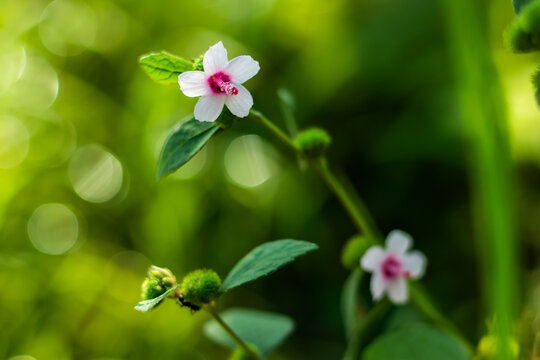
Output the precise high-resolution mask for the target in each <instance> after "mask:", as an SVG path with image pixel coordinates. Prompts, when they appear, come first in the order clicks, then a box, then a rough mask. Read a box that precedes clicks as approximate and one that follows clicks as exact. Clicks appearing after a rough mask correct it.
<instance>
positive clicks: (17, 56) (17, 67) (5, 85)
mask: <svg viewBox="0 0 540 360" xmlns="http://www.w3.org/2000/svg"><path fill="white" fill-rule="evenodd" d="M0 41H4V39H3V38H2V36H0ZM8 45H9V43H8ZM8 45H5V44H0V51H1V53H0V94H2V93H4V92H6V91H7V90H8V89H9V87H10V86H11V85H12V84H13V83H15V82H16V81H17V80H19V79H20V78H21V76H22V74H23V72H24V68H25V67H26V51H25V49H24V48H23V47H22V46H19V45H13V46H12V47H10V46H8Z"/></svg>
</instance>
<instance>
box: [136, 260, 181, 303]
mask: <svg viewBox="0 0 540 360" xmlns="http://www.w3.org/2000/svg"><path fill="white" fill-rule="evenodd" d="M173 286H176V277H175V276H174V274H173V273H172V272H171V270H169V269H166V268H160V267H157V266H153V265H152V266H151V267H150V269H148V273H147V276H146V279H145V280H144V282H143V284H142V294H141V297H142V299H143V300H150V299H154V298H156V297H158V296H160V295H161V294H163V293H164V292H166V291H167V290H169V289H170V288H172V287H173Z"/></svg>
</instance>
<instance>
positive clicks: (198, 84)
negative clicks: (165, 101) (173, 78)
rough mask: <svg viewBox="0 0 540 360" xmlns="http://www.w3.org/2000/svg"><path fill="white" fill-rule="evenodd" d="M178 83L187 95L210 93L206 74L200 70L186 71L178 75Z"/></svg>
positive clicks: (195, 95) (194, 95)
mask: <svg viewBox="0 0 540 360" xmlns="http://www.w3.org/2000/svg"><path fill="white" fill-rule="evenodd" d="M178 84H179V85H180V90H182V92H183V93H184V95H186V96H189V97H197V96H204V95H208V94H210V87H209V86H208V83H207V81H206V75H205V74H204V72H202V71H186V72H184V73H181V74H180V75H178Z"/></svg>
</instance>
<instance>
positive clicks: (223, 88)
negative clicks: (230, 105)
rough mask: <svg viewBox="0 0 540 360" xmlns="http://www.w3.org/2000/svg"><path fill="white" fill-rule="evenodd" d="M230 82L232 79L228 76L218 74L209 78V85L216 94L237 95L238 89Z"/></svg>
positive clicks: (221, 73)
mask: <svg viewBox="0 0 540 360" xmlns="http://www.w3.org/2000/svg"><path fill="white" fill-rule="evenodd" d="M230 81H231V78H230V77H229V76H228V75H227V74H225V73H223V72H218V73H215V74H214V75H212V76H210V77H209V78H208V85H210V88H211V89H212V91H213V92H214V93H215V94H220V93H221V94H222V93H225V94H227V95H237V94H238V89H237V88H236V87H234V85H233V84H231V83H230Z"/></svg>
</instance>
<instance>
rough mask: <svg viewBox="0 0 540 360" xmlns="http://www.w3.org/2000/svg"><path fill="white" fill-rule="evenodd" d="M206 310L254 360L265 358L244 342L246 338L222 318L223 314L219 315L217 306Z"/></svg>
mask: <svg viewBox="0 0 540 360" xmlns="http://www.w3.org/2000/svg"><path fill="white" fill-rule="evenodd" d="M206 311H208V312H209V313H210V315H212V317H213V318H214V320H216V321H217V323H218V324H219V325H221V327H222V328H223V330H225V331H226V332H227V334H229V335H230V337H232V338H233V340H234V341H235V342H236V343H237V344H238V346H240V347H241V348H242V349H243V350H244V352H245V353H246V354H247V355H248V356H249V357H250V358H251V359H253V360H263V358H262V357H260V356H259V355H257V354H256V353H255V352H254V351H253V350H252V349H250V348H249V346H247V344H246V343H245V342H244V340H242V339H241V338H240V337H239V336H238V335H237V334H236V333H235V332H234V331H233V329H231V327H230V326H229V325H227V323H226V322H225V321H223V319H222V318H221V316H219V314H218V313H217V311H216V309H215V308H213V307H212V308H206Z"/></svg>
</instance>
